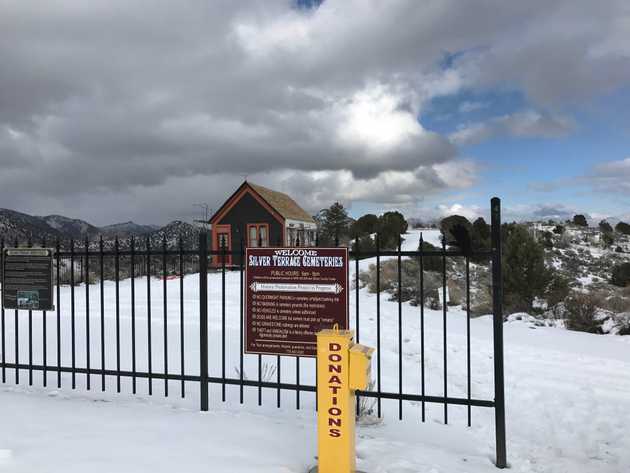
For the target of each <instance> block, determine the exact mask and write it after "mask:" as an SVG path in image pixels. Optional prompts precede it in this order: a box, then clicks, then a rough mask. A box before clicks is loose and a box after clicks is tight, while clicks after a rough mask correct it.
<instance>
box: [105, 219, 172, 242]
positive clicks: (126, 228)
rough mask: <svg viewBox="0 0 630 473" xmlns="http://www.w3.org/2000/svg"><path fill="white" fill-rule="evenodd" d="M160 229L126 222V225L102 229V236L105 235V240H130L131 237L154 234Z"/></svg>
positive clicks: (116, 224) (154, 226) (115, 225)
mask: <svg viewBox="0 0 630 473" xmlns="http://www.w3.org/2000/svg"><path fill="white" fill-rule="evenodd" d="M159 228H160V227H158V226H156V225H139V224H137V223H134V222H124V223H115V224H113V225H107V226H105V227H101V228H100V229H99V230H100V232H99V233H100V234H101V235H103V238H107V239H109V238H115V237H116V236H118V238H129V237H131V236H136V237H137V236H140V235H146V234H147V233H151V232H154V231H155V230H158V229H159Z"/></svg>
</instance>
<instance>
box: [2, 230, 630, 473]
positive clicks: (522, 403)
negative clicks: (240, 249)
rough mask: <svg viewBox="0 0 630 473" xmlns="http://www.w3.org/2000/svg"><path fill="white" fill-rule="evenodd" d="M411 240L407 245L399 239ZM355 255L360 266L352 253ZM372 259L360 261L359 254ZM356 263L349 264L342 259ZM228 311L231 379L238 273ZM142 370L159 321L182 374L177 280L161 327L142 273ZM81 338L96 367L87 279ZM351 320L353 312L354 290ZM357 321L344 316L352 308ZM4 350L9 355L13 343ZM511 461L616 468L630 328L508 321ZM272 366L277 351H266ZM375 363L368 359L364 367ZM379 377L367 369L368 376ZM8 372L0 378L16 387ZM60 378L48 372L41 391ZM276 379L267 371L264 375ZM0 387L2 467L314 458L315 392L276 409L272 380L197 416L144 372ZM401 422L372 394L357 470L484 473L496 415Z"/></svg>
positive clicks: (291, 466) (458, 336) (411, 321)
mask: <svg viewBox="0 0 630 473" xmlns="http://www.w3.org/2000/svg"><path fill="white" fill-rule="evenodd" d="M409 244H411V243H409ZM362 263H363V262H362ZM367 263H369V261H367ZM351 267H352V268H354V265H352V266H351ZM226 276H227V277H226V282H227V305H226V330H227V337H226V338H227V344H226V356H227V358H226V359H227V362H226V372H227V374H228V376H233V377H237V374H236V373H235V371H234V368H235V367H236V366H238V363H239V349H240V337H239V326H240V319H239V299H238V294H239V275H238V273H228V274H227V275H226ZM146 282H147V281H146V279H143V278H139V279H137V280H136V323H137V365H138V369H139V370H144V369H146V364H147V354H148V353H147V347H146V336H147V310H146V309H147V301H146V295H145V292H144V289H145V288H146ZM151 284H152V299H151V306H152V323H151V327H152V333H153V348H152V361H153V368H154V370H156V371H161V370H162V366H163V361H164V357H163V345H162V343H163V342H162V337H163V333H164V329H165V327H167V332H168V334H167V338H168V361H169V372H174V373H177V372H179V363H180V359H179V339H180V336H181V332H180V326H179V281H177V280H175V281H168V282H167V288H168V291H167V293H168V312H167V320H166V321H167V324H166V326H165V325H164V323H163V313H162V300H161V296H162V292H161V288H162V282H161V281H159V280H152V281H151ZM220 284H221V277H220V275H218V274H217V275H210V277H209V285H210V301H211V307H210V327H209V338H210V370H211V375H217V374H220V373H221V369H222V366H221V364H220V359H221V357H220V353H221V342H220V340H221V337H220V327H221V308H220ZM184 286H185V292H184V306H185V320H184V333H183V334H184V336H185V338H186V358H185V372H186V373H191V374H196V373H198V366H199V360H198V357H199V346H198V341H199V326H198V320H197V319H198V311H197V308H198V296H197V287H198V277H197V276H196V275H191V276H187V277H186V278H185V280H184ZM84 291H85V287H84V286H81V287H78V288H76V289H75V293H76V314H75V315H76V321H75V322H76V337H77V340H76V341H77V345H76V346H77V349H76V350H77V352H76V354H77V366H85V351H86V346H85V318H86V314H85V304H84V293H85V292H84ZM91 291H92V296H93V297H92V298H91V301H90V302H91V304H90V314H89V316H90V322H91V324H90V325H91V327H90V335H91V345H92V346H91V360H92V365H93V366H98V365H99V364H100V346H99V343H98V340H99V339H100V318H99V317H100V305H99V303H98V297H97V295H98V286H93V287H92V288H91ZM114 291H115V288H114V285H113V283H109V282H108V283H107V284H106V285H105V295H106V297H105V305H104V307H103V309H104V311H105V335H106V341H107V342H106V367H108V368H111V367H115V310H114V308H115V300H114V293H115V292H114ZM120 294H121V301H120V314H121V367H122V369H130V366H131V350H130V344H131V335H130V323H131V320H130V285H129V281H123V282H121V284H120ZM69 297H70V291H69V288H67V287H64V288H62V295H61V299H62V300H61V307H62V308H63V312H62V340H63V346H64V351H63V353H62V360H64V364H69V362H70V356H71V353H70V350H69V346H70V343H69V338H70V312H69V308H70V301H69ZM375 299H376V295H374V294H369V293H368V292H367V291H365V290H362V291H361V293H360V300H359V303H360V309H361V342H362V343H365V344H367V345H372V346H375V345H376V300H375ZM387 299H388V297H387V296H383V297H381V303H382V308H381V318H382V334H381V335H382V339H381V353H380V357H381V363H382V373H383V379H382V388H383V390H386V391H394V392H396V391H397V389H398V369H397V368H398V355H397V350H398V332H397V326H398V305H397V304H396V303H394V302H389V301H387ZM350 300H351V314H354V304H355V301H354V297H351V298H350ZM19 318H20V322H19V324H20V327H19V328H20V330H19V337H20V349H21V353H20V360H21V361H24V360H27V356H28V353H27V342H28V338H27V337H28V330H27V328H28V325H27V323H28V322H27V314H26V313H20V314H19ZM351 320H352V323H354V317H351ZM33 322H34V325H33V339H34V340H35V345H34V353H33V361H34V363H41V361H42V355H43V354H42V351H41V347H42V343H41V341H42V336H43V335H42V315H41V313H35V314H34V320H33ZM55 324H56V319H55V314H49V315H48V318H47V325H48V334H47V336H48V339H47V342H48V351H47V358H48V363H49V364H55V363H56V358H55V357H56V344H55V336H56V332H55ZM6 330H7V333H6V339H7V344H8V345H7V347H8V349H7V361H13V359H12V356H13V353H12V348H13V345H12V340H13V337H14V333H15V327H14V323H13V313H10V314H9V313H7V318H6ZM419 334H420V317H419V308H417V307H412V306H410V305H408V304H403V385H404V389H405V391H406V392H419V389H420V381H419V379H420V366H419V360H420V356H421V355H420V344H419ZM425 338H426V353H425V359H426V370H427V385H426V386H427V394H430V395H441V394H442V383H443V379H442V377H441V376H442V374H441V373H442V369H443V366H442V359H443V352H442V313H441V312H440V311H430V310H427V311H426V326H425ZM471 340H472V350H471V355H472V356H471V365H472V373H473V376H472V380H473V383H472V396H473V397H474V398H479V399H492V397H493V394H492V393H493V384H492V377H493V376H492V367H493V360H492V321H491V319H490V318H489V317H481V318H478V319H473V320H472V321H471ZM465 341H466V317H465V314H464V313H463V312H462V311H460V310H456V309H453V308H451V310H450V311H449V314H448V346H447V355H448V360H449V376H448V389H449V395H451V396H459V397H465V396H466V345H465V343H466V342H465ZM9 348H11V349H9ZM505 350H506V353H505V371H506V396H507V431H508V461H509V462H510V464H511V466H512V471H515V472H537V473H539V472H549V473H551V472H554V473H556V472H564V471H571V472H578V473H581V472H583V473H591V472H603V473H608V472H610V473H613V472H614V473H621V472H625V471H630V450H629V449H628V446H629V445H630V431H629V430H628V429H627V426H628V425H630V375H629V373H630V337H618V336H599V335H591V334H586V333H578V332H570V331H566V330H563V329H557V328H552V327H535V326H534V325H533V324H531V323H529V322H528V321H527V320H526V319H523V320H513V321H511V322H509V323H507V324H506V325H505ZM263 360H264V362H265V363H268V364H275V357H264V358H263ZM256 363H257V358H256V357H255V356H246V357H245V373H246V376H247V377H249V378H253V377H254V376H255V373H256V372H257V364H256ZM374 368H375V367H374ZM281 372H282V380H283V381H287V382H292V381H293V380H294V379H295V361H294V360H293V359H283V360H282V366H281ZM373 372H374V373H375V372H376V369H374V370H373ZM313 374H314V370H313V362H312V360H305V359H303V360H302V361H301V381H302V382H303V383H312V382H313V380H314V376H313ZM13 375H14V374H13V371H8V372H7V377H8V379H7V381H8V382H9V383H13ZM55 377H56V375H55V374H54V373H49V375H48V381H49V385H52V384H53V383H54V380H55ZM274 381H275V379H274ZM27 382H28V377H27V372H26V371H22V372H21V384H22V385H21V386H19V387H13V386H11V385H10V384H6V385H4V386H2V387H1V388H0V419H2V422H1V423H0V471H11V472H38V471H46V472H56V471H59V472H73V471H86V470H90V471H94V472H97V473H98V472H101V471H102V472H105V471H107V472H109V471H134V472H144V471H147V472H161V471H164V472H166V471H168V472H171V471H186V472H196V471H204V472H207V471H212V472H219V473H220V472H246V471H257V472H287V473H288V472H296V473H297V472H304V471H305V470H306V468H307V467H308V466H309V465H312V464H313V462H314V456H315V454H316V445H315V414H314V412H313V407H314V396H313V395H312V394H307V393H303V394H302V397H301V404H302V409H301V410H300V411H297V410H295V393H293V392H285V393H282V408H281V409H277V408H276V407H275V406H276V391H275V389H265V390H264V396H263V406H262V407H259V406H257V389H256V388H246V392H245V405H244V406H240V405H239V400H238V387H237V386H228V387H227V398H228V399H227V402H226V403H222V402H221V401H220V386H212V387H211V400H210V409H211V411H210V412H209V413H200V412H198V403H199V401H198V389H199V387H198V385H196V384H194V383H188V384H187V385H186V398H185V399H181V398H180V397H179V394H180V393H179V388H180V386H179V383H178V382H170V383H169V388H170V396H169V397H168V398H164V397H163V390H164V383H163V382H162V381H158V380H155V381H154V383H153V389H154V395H153V396H151V397H149V396H148V395H147V387H146V384H147V382H146V380H139V381H138V396H136V397H133V396H131V394H130V392H131V381H130V380H128V379H123V381H122V391H123V393H122V394H115V378H108V381H107V392H106V393H101V392H100V391H99V388H100V379H99V378H97V377H96V376H93V377H92V391H90V392H86V391H85V376H84V375H77V390H76V391H74V392H73V391H71V390H70V389H69V388H70V376H69V375H64V378H63V383H64V387H63V389H62V390H61V391H59V392H56V391H55V390H54V389H53V388H48V389H47V390H46V389H43V388H41V387H40V386H41V384H42V374H41V373H39V372H35V374H34V385H35V387H30V388H29V387H28V386H25V385H24V384H26V383H27ZM403 407H404V420H403V421H402V422H400V421H398V420H397V414H398V403H397V402H396V401H383V414H384V422H383V423H381V424H378V425H372V426H363V427H361V428H360V429H359V439H358V445H357V451H358V457H359V467H360V468H361V469H363V470H366V471H369V472H371V473H411V472H434V473H436V472H445V473H446V472H449V473H458V472H459V473H463V472H468V473H478V472H494V471H496V469H495V468H494V466H493V464H492V458H493V456H494V417H493V411H492V410H491V409H487V408H474V409H473V410H472V420H473V427H472V428H468V427H467V426H466V408H465V407H454V406H452V407H450V408H449V421H450V424H449V425H448V426H444V425H442V424H441V421H442V406H441V405H433V404H427V416H428V419H427V422H426V423H424V424H422V423H421V422H420V405H419V404H418V403H404V406H403Z"/></svg>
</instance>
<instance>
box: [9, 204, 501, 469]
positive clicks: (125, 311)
mask: <svg viewBox="0 0 630 473" xmlns="http://www.w3.org/2000/svg"><path fill="white" fill-rule="evenodd" d="M500 214H501V210H500V201H499V199H497V198H495V199H492V202H491V216H492V222H491V241H492V243H491V248H489V249H487V250H473V251H462V250H450V249H447V248H446V246H445V244H444V243H443V244H442V248H439V249H436V250H424V249H423V248H422V244H420V246H419V248H418V250H417V251H402V250H401V247H400V245H399V247H398V249H397V250H382V249H381V248H379V244H378V241H379V240H378V238H377V239H376V248H375V250H373V251H362V250H361V248H360V247H358V248H357V246H356V245H354V246H353V248H352V249H351V251H350V256H351V258H352V262H351V264H352V265H354V270H355V284H354V288H353V291H354V297H353V299H354V317H353V319H354V320H353V324H354V327H353V328H354V329H355V334H356V340H357V342H358V341H360V340H361V337H362V335H363V333H362V331H364V330H365V328H364V326H365V324H366V323H367V321H366V320H364V318H365V317H364V316H362V312H363V311H364V310H365V307H362V303H363V304H365V301H363V302H362V301H361V298H360V282H359V274H360V262H361V260H362V259H364V258H374V259H375V261H374V262H375V265H376V272H375V275H376V291H375V299H376V301H375V303H376V313H375V319H376V320H375V321H373V322H375V323H373V324H372V325H375V332H376V333H375V342H376V343H375V344H376V359H375V367H376V370H375V374H376V375H375V380H374V381H375V385H374V389H373V390H370V391H362V392H358V393H357V394H358V397H360V398H363V399H368V400H373V401H374V403H375V406H374V407H375V410H376V415H377V416H378V417H381V416H382V415H383V401H384V400H392V401H395V402H397V414H398V418H399V419H402V418H403V410H404V409H403V406H404V403H417V404H418V405H419V406H420V417H421V419H420V420H421V421H422V422H425V421H426V420H427V415H426V410H427V405H429V404H431V405H433V404H437V405H442V411H443V414H442V415H443V420H444V423H448V422H449V406H463V407H465V408H466V411H467V424H468V425H469V426H470V425H471V422H472V420H471V419H472V415H471V412H472V408H473V407H484V408H493V409H494V413H495V432H496V465H497V466H498V467H499V468H504V467H506V465H507V460H506V433H505V399H504V379H503V315H502V303H501V301H502V283H501V228H500V227H501V215H500ZM18 243H19V242H11V244H14V245H16V246H17V245H18ZM40 244H42V245H43V246H46V242H41V243H40ZM1 245H2V247H5V246H9V245H8V244H7V242H4V241H2V243H1ZM56 250H57V251H56V255H55V262H56V265H55V274H54V279H55V282H56V288H55V289H56V308H55V312H54V313H46V312H35V313H34V312H33V311H28V312H27V311H17V310H16V311H10V312H13V314H10V313H9V311H6V312H5V310H4V309H2V310H1V313H0V319H1V334H0V335H1V340H0V345H1V347H0V348H1V356H2V361H1V364H0V369H1V377H2V382H3V383H7V382H12V381H14V382H15V383H16V384H20V383H22V382H23V378H21V376H24V374H25V373H26V375H27V377H28V384H29V385H33V383H34V376H33V373H34V372H41V374H42V377H41V379H42V384H43V386H48V385H50V384H52V385H54V386H56V387H58V388H61V387H62V385H63V383H64V378H65V377H64V376H62V374H64V373H65V374H66V375H65V376H67V377H68V378H69V382H70V385H71V387H72V389H76V388H77V381H78V380H81V384H83V385H84V387H85V389H87V390H90V389H100V390H102V391H106V390H108V388H109V389H115V391H116V392H121V391H123V386H122V384H123V380H127V382H130V383H129V388H130V392H131V393H133V394H136V393H138V392H139V391H140V390H142V392H143V393H146V394H148V395H152V394H154V393H155V389H156V385H158V383H159V385H162V387H163V394H164V396H169V395H171V394H173V392H172V391H170V388H171V387H173V386H177V393H176V395H177V396H181V397H182V398H184V397H186V396H187V393H188V390H187V389H190V388H189V386H188V385H189V384H190V383H193V384H195V385H198V388H195V395H197V394H198V396H199V401H200V406H201V410H208V409H209V398H210V394H209V387H210V386H215V387H216V388H217V390H218V391H219V392H220V398H221V400H222V401H223V402H225V401H226V399H227V393H226V390H227V387H229V386H231V387H233V388H231V389H237V391H238V392H237V398H238V402H240V403H244V402H245V401H246V392H247V391H248V389H247V388H251V389H254V391H256V392H257V402H258V404H259V405H260V404H262V403H263V391H267V392H268V391H275V393H276V396H275V398H276V403H277V406H278V407H280V406H281V401H282V393H285V394H286V393H287V392H293V393H294V394H295V407H296V408H297V409H300V408H301V406H302V396H303V395H304V394H305V393H306V394H308V395H310V396H313V398H314V394H313V393H314V392H315V391H316V386H315V379H316V377H315V376H314V371H315V369H316V367H315V364H314V362H313V360H312V359H303V358H302V359H301V358H300V357H297V358H294V357H291V361H288V360H287V361H286V362H285V364H286V365H287V366H288V367H289V368H292V369H291V372H290V379H289V380H287V379H286V378H287V377H288V376H287V369H286V368H285V370H284V373H285V379H284V380H283V378H282V373H283V371H282V361H283V359H284V357H280V356H278V357H274V358H275V360H274V361H275V364H274V366H273V369H270V367H269V365H268V364H267V363H265V362H264V360H263V356H261V355H244V354H243V341H242V337H241V336H240V334H242V332H243V310H244V305H243V281H244V277H243V276H244V274H243V266H242V264H243V263H242V262H243V258H240V261H241V263H240V266H239V267H238V268H227V267H226V266H225V261H226V258H225V256H226V255H228V254H232V255H238V254H240V255H244V247H243V242H241V243H240V247H239V248H238V249H232V251H226V250H225V249H222V250H219V251H210V250H209V249H208V238H207V234H205V233H201V234H200V235H199V243H198V247H197V248H184V245H183V244H182V241H181V240H179V241H178V242H177V243H176V244H175V245H168V244H167V241H166V240H164V241H163V242H162V244H161V245H159V247H155V245H154V246H152V245H151V242H150V241H149V240H146V241H144V242H137V241H134V240H131V241H130V244H129V245H126V246H125V247H124V248H121V246H120V244H119V243H118V241H116V242H115V243H114V244H113V246H112V247H107V248H106V247H105V246H104V244H103V241H102V240H101V241H100V242H98V244H97V245H96V247H95V246H94V244H90V242H88V241H85V242H81V244H75V243H74V242H72V243H71V244H70V245H69V248H62V247H61V246H60V244H59V243H56ZM215 255H219V256H223V257H222V258H220V259H219V260H220V261H222V263H221V266H220V267H218V268H216V267H215V268H210V267H209V261H208V260H209V257H211V256H215ZM383 258H389V259H395V260H397V263H398V264H397V271H398V274H397V279H398V287H399V290H398V292H397V297H396V300H395V301H394V303H396V304H397V320H396V321H395V322H394V323H395V324H397V328H396V330H397V340H396V344H397V350H396V351H397V360H396V361H397V362H396V363H395V364H396V365H397V370H398V373H397V379H398V386H397V389H391V388H385V387H384V386H383V365H384V363H383V360H382V352H383V350H382V327H383V323H384V321H383V317H386V316H385V315H383V313H382V310H381V308H382V306H383V303H382V300H381V298H382V291H381V289H382V288H381V287H380V286H381V280H380V278H381V270H380V269H381V266H382V261H383ZM403 258H415V259H417V260H418V261H419V265H420V272H419V278H418V281H417V284H418V291H419V294H420V301H419V304H418V314H417V315H418V317H419V330H418V333H415V334H414V336H415V337H419V339H420V356H419V358H420V360H419V366H418V367H417V371H419V373H416V374H419V383H418V384H417V385H416V387H415V388H414V389H409V388H405V387H404V385H403V379H404V378H405V376H406V375H407V373H405V372H404V371H403V369H404V366H405V364H404V363H403V333H404V324H403V301H402V296H401V290H400V287H401V285H402V274H401V271H402V269H401V268H402V261H403ZM428 258H432V259H433V261H435V259H436V258H439V260H440V261H441V263H442V271H441V276H442V278H443V279H442V287H441V290H442V301H443V303H442V307H441V309H442V320H441V323H442V339H441V343H442V347H443V358H442V360H441V363H442V371H443V372H442V378H443V383H442V393H441V394H439V395H435V394H428V390H427V383H426V381H427V371H426V359H425V342H426V337H427V334H426V330H425V304H424V298H425V288H424V283H425V269H424V263H425V261H427V259H428ZM452 258H460V259H463V260H464V267H465V276H464V277H465V288H466V291H465V292H466V295H465V309H466V310H465V312H466V331H465V333H466V344H465V347H462V348H464V349H465V352H466V384H465V386H466V395H465V396H453V395H451V394H450V393H449V385H448V379H449V376H448V368H449V358H448V350H447V346H448V336H449V331H448V324H449V317H448V314H447V310H448V308H447V304H446V299H447V294H446V291H447V280H446V278H447V264H446V262H447V260H449V259H452ZM471 258H475V259H480V258H481V259H484V258H485V259H487V260H490V261H491V263H492V264H491V268H492V304H493V313H492V315H493V324H492V326H493V348H492V353H493V367H494V373H493V378H494V399H477V398H474V397H473V396H472V389H471V385H472V371H471V335H470V334H471V330H470V320H471V312H470V308H471V300H470V296H471V279H470V263H471ZM212 273H218V274H215V276H213V282H218V280H220V285H219V287H215V288H210V290H209V280H208V274H212ZM197 274H198V285H197V287H194V288H193V287H191V285H190V284H189V283H188V282H187V283H185V276H186V275H189V277H190V275H192V277H197V276H196V275H197ZM156 276H157V278H156ZM228 277H229V278H230V280H231V283H234V289H235V290H236V291H238V294H237V295H236V294H233V293H230V294H226V292H227V291H226V278H228ZM171 278H175V279H173V280H172V281H170V279H171ZM125 279H126V280H127V281H125ZM121 280H122V281H125V291H129V292H126V293H125V295H124V297H123V295H122V294H121ZM215 280H217V281H215ZM236 280H237V281H238V283H237V282H236ZM188 281H189V282H190V280H188ZM192 281H193V282H194V279H193V280H192ZM80 283H83V284H80ZM64 284H67V285H68V286H67V287H64ZM62 287H63V288H64V291H63V294H62ZM191 291H192V292H193V297H192V298H191V297H190V292H191ZM213 294H214V297H213V296H212V295H213ZM229 296H233V297H229ZM228 298H229V300H228ZM197 301H198V302H197ZM236 301H237V302H236ZM81 302H82V305H81ZM156 302H157V304H156ZM188 305H192V307H189V308H187V306H188ZM228 305H231V309H230V310H229V312H234V316H238V326H237V327H235V326H231V329H230V330H232V331H233V332H236V331H237V330H238V334H239V339H240V341H239V343H238V345H239V353H238V358H236V359H234V353H233V351H234V350H232V352H231V353H228V354H226V351H227V350H226V347H227V346H228V343H227V342H226V336H227V334H228V331H227V328H226V324H227V323H228V319H227V317H228ZM209 311H210V313H211V314H212V316H213V317H216V324H215V325H216V327H215V329H216V332H217V333H216V336H214V337H209V320H208V319H209ZM40 314H41V315H40ZM11 315H12V316H13V317H11ZM106 315H107V317H106ZM68 316H69V317H68ZM24 318H27V322H24ZM156 318H159V320H156ZM11 319H13V320H12V321H11ZM232 320H233V319H232V318H231V319H230V323H231V322H232ZM156 322H159V323H160V325H161V326H162V331H161V333H155V331H156V329H155V328H154V325H155V324H156ZM191 322H192V323H191ZM387 322H392V321H391V320H389V321H387ZM25 324H27V327H26V330H27V334H26V336H24V334H23V332H22V334H21V333H20V330H22V331H23V330H24V329H25V328H24V325H25ZM35 324H37V327H36V326H35ZM94 325H97V327H95V326H94ZM169 328H170V329H171V331H170V332H169ZM11 330H12V331H13V337H9V336H8V335H10V334H9V332H10V331H11ZM79 330H80V331H81V332H83V333H81V332H79ZM35 337H37V338H39V339H38V340H35ZM156 339H157V340H156ZM20 343H22V346H21V344H20ZM24 343H26V344H27V348H26V350H25V349H24ZM51 344H52V347H51ZM11 345H13V346H11ZM156 345H157V347H156ZM34 347H35V348H36V352H37V353H36V355H35V356H34ZM160 347H161V348H162V350H161V356H160V353H159V352H160V350H159V348H160ZM40 348H41V351H39V350H40ZM156 348H157V351H158V353H157V355H156ZM211 351H212V354H211V353H210V352H211ZM228 355H229V356H230V357H231V358H230V359H231V360H232V361H229V360H228ZM25 358H26V359H25ZM35 358H37V360H35ZM265 358H268V357H265ZM210 361H212V363H213V366H212V369H210V366H209V362H210ZM231 362H234V363H235V366H234V371H235V375H230V374H228V372H227V367H228V364H230V363H231ZM246 364H247V365H248V366H247V367H246ZM250 368H251V369H254V370H255V371H257V375H256V376H255V377H254V378H253V379H250V378H249V377H248V376H247V375H246V369H250ZM211 373H212V375H211ZM49 374H52V375H54V378H53V379H49ZM305 378H306V380H307V381H308V380H309V379H310V380H311V382H304V380H305ZM94 382H96V386H95V385H94V384H93V383H94Z"/></svg>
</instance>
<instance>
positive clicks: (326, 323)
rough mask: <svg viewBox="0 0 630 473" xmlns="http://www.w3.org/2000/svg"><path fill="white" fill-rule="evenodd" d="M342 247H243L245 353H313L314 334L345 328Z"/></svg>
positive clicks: (345, 268) (345, 263) (345, 264)
mask: <svg viewBox="0 0 630 473" xmlns="http://www.w3.org/2000/svg"><path fill="white" fill-rule="evenodd" d="M348 289H349V288H348V249H347V248H247V249H246V252H245V287H244V290H245V324H244V328H243V338H244V351H245V353H254V354H262V355H270V354H273V355H288V356H307V357H314V356H316V354H317V340H316V334H317V332H319V331H320V330H324V329H330V328H332V327H333V326H335V325H337V326H338V327H339V328H340V329H342V330H345V329H347V328H348Z"/></svg>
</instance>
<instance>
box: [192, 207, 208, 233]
mask: <svg viewBox="0 0 630 473" xmlns="http://www.w3.org/2000/svg"><path fill="white" fill-rule="evenodd" d="M193 207H201V208H202V209H204V210H205V219H204V220H199V219H193V223H201V224H203V228H205V229H208V220H209V218H210V217H209V215H210V207H209V206H208V204H206V203H205V202H202V203H200V204H193Z"/></svg>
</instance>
